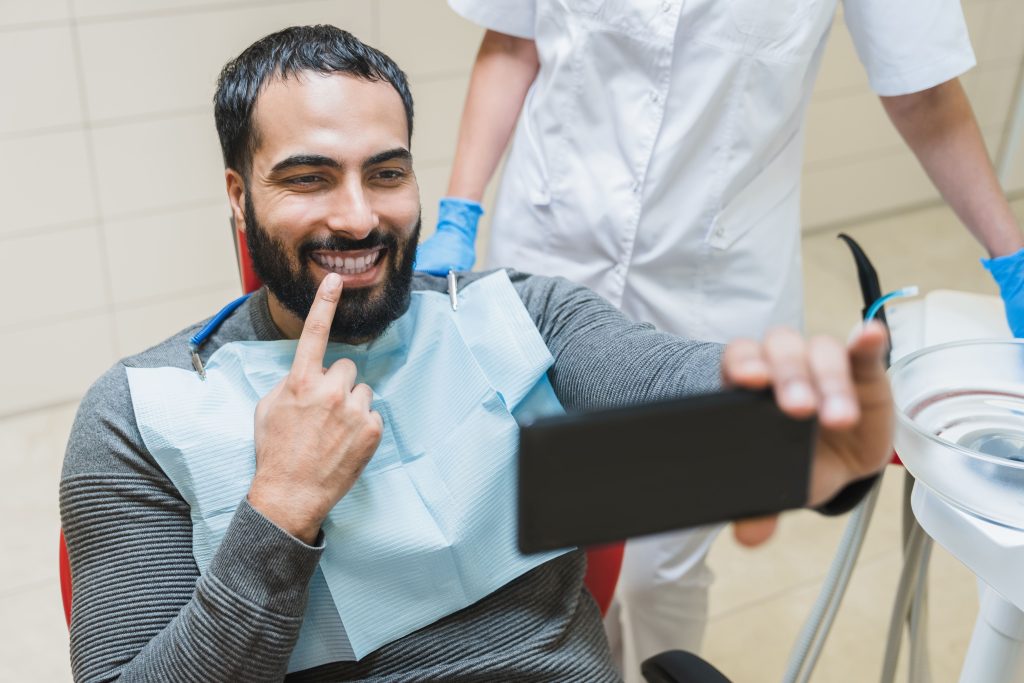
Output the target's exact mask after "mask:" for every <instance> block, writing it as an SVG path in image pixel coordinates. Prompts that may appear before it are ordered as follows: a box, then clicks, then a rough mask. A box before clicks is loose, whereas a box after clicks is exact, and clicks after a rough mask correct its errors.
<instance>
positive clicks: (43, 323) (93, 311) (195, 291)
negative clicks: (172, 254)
mask: <svg viewBox="0 0 1024 683" xmlns="http://www.w3.org/2000/svg"><path fill="white" fill-rule="evenodd" d="M236 284H237V283H236V281H235V280H234V279H229V280H225V281H224V282H220V283H214V284H212V285H203V286H201V287H190V288H187V289H180V290H175V291H174V292H169V293H167V294H158V295H155V296H150V297H144V298H142V299H134V300H131V301H124V302H121V303H119V304H118V305H117V307H116V309H115V311H114V314H115V315H116V313H119V312H122V313H129V312H132V311H137V310H140V309H142V308H145V307H147V306H159V305H161V304H166V303H172V302H174V301H176V300H178V299H183V298H188V297H193V296H199V295H201V294H204V293H206V292H209V291H214V290H218V289H221V288H224V289H228V288H233V287H235V286H236ZM110 312H111V311H110V310H108V309H107V308H106V307H104V306H97V307H95V308H88V309H83V310H80V311H75V312H73V313H68V314H66V315H64V316H63V317H62V318H61V319H60V320H57V321H52V320H50V319H49V318H39V319H36V320H27V321H21V322H19V323H17V324H15V325H10V326H6V325H0V335H3V334H9V333H11V332H17V331H19V330H22V329H24V328H25V327H26V326H29V327H33V328H35V329H37V330H44V329H46V328H47V327H51V326H53V325H61V324H63V323H66V322H72V321H75V320H88V319H89V318H94V317H96V316H98V315H102V314H105V313H110ZM120 356H121V354H119V355H118V357H120Z"/></svg>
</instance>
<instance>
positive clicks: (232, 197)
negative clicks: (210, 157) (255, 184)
mask: <svg viewBox="0 0 1024 683" xmlns="http://www.w3.org/2000/svg"><path fill="white" fill-rule="evenodd" d="M224 181H225V183H226V184H227V189H228V203H229V204H230V205H231V218H232V220H233V221H234V222H235V230H238V231H240V232H245V181H244V180H243V179H242V176H241V175H240V174H239V173H238V171H236V170H234V169H232V168H229V169H227V170H225V171H224Z"/></svg>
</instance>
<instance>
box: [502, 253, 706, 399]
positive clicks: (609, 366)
mask: <svg viewBox="0 0 1024 683" xmlns="http://www.w3.org/2000/svg"><path fill="white" fill-rule="evenodd" d="M510 277H511V278H512V281H513V284H514V285H515V286H516V288H517V289H518V291H519V296H520V298H521V299H522V300H523V303H524V304H525V305H526V309H527V310H528V311H529V312H530V314H531V315H532V317H533V319H534V322H535V323H536V325H537V328H538V329H539V330H540V333H541V336H543V337H544V341H545V342H546V343H547V345H548V349H549V350H550V351H551V354H552V355H553V356H554V358H555V363H554V365H553V366H552V368H551V370H550V371H549V377H550V378H551V383H552V386H553V387H554V389H555V393H556V394H557V395H558V397H559V399H560V400H561V401H562V404H563V405H564V406H565V407H566V409H568V410H586V409H593V408H605V407H612V406H625V405H633V404H636V403H643V402H649V401H655V400H658V399H667V398H676V397H679V396H687V395H691V394H699V393H706V392H709V391H715V390H716V389H718V388H720V386H721V368H720V363H721V356H722V349H723V347H722V345H720V344H713V343H710V342H700V341H693V340H690V339H682V338H680V337H676V336H673V335H670V334H665V333H662V332H659V331H657V330H656V329H655V328H654V326H653V325H651V324H649V323H638V322H634V321H632V320H630V319H629V318H627V317H626V316H625V315H624V314H623V313H622V312H621V311H619V310H618V309H616V308H615V307H614V306H612V305H611V304H610V303H608V302H607V301H605V300H604V299H602V298H601V297H600V296H598V295H597V294H595V293H594V292H593V291H591V290H589V289H587V288H586V287H583V286H581V285H577V284H574V283H572V282H570V281H569V280H565V279H563V278H557V277H556V278H547V277H538V276H530V275H524V274H522V273H510Z"/></svg>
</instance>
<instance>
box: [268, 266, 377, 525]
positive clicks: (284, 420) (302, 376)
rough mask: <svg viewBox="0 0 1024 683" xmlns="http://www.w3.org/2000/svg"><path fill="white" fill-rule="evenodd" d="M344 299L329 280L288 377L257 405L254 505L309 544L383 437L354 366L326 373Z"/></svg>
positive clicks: (332, 277)
mask: <svg viewBox="0 0 1024 683" xmlns="http://www.w3.org/2000/svg"><path fill="white" fill-rule="evenodd" d="M340 299H341V277H340V276H339V275H337V274H336V273H331V274H329V275H328V276H327V277H325V278H324V279H323V281H322V282H321V283H320V288H319V290H318V291H317V294H316V299H315V300H314V301H313V306H312V307H311V308H310V310H309V315H308V316H307V317H306V322H305V324H304V325H303V328H302V335H301V336H300V337H299V344H298V346H297V347H296V349H295V359H294V360H293V361H292V368H291V371H290V372H289V373H288V375H287V376H286V377H285V378H284V379H283V380H281V382H280V383H279V384H278V385H277V386H276V387H274V388H273V389H272V390H271V391H270V392H269V393H268V394H267V395H266V396H264V397H263V399H262V400H261V401H260V402H259V403H258V404H257V406H256V424H255V440H256V476H255V477H254V478H253V482H252V485H251V486H250V488H249V503H250V504H251V505H252V506H253V507H254V508H255V509H257V510H259V511H260V512H261V513H262V514H263V515H264V516H266V517H267V518H268V519H269V520H271V521H272V522H274V523H275V524H277V525H278V526H280V527H281V528H282V529H284V530H285V531H287V532H288V533H290V534H292V535H293V536H295V537H296V538H299V539H300V540H302V541H304V542H306V543H309V544H312V543H313V542H314V541H315V540H316V537H317V534H318V533H319V531H320V525H321V523H322V522H323V520H324V518H325V517H327V513H328V512H330V510H331V508H333V507H334V506H335V505H336V504H337V502H338V501H339V500H341V498H342V496H344V495H345V494H346V493H348V491H349V489H351V488H352V486H353V484H355V482H356V479H357V478H358V477H359V474H360V473H361V472H362V471H363V467H365V466H366V463H367V462H369V461H370V458H371V457H373V454H374V452H375V451H376V450H377V445H378V444H379V443H380V438H381V435H382V434H383V431H384V424H383V422H382V420H381V417H380V415H379V414H378V413H376V412H374V411H372V410H370V403H371V401H372V399H373V392H372V391H371V389H370V387H368V386H367V385H365V384H355V378H356V366H355V364H354V363H353V362H352V361H350V360H348V359H347V358H342V359H341V360H339V361H337V362H336V363H334V364H332V365H331V367H330V368H329V369H326V368H324V353H325V351H326V350H327V341H328V336H329V334H330V330H331V321H332V320H333V319H334V312H335V310H336V309H337V307H338V301H339V300H340Z"/></svg>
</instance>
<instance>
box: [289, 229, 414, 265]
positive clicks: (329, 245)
mask: <svg viewBox="0 0 1024 683" xmlns="http://www.w3.org/2000/svg"><path fill="white" fill-rule="evenodd" d="M397 246H398V239H397V238H396V237H395V236H394V235H391V234H388V233H385V232H382V231H380V230H374V231H373V232H371V233H370V234H369V235H367V236H366V237H364V238H363V239H361V240H352V239H348V238H347V237H342V236H341V235H326V236H322V237H314V238H310V239H308V240H306V241H305V242H303V243H302V245H301V246H300V247H299V250H298V251H299V256H300V257H301V258H302V260H306V259H308V258H309V257H310V255H312V253H313V252H314V251H357V250H360V249H376V248H377V247H385V248H389V249H393V248H395V247H397Z"/></svg>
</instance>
